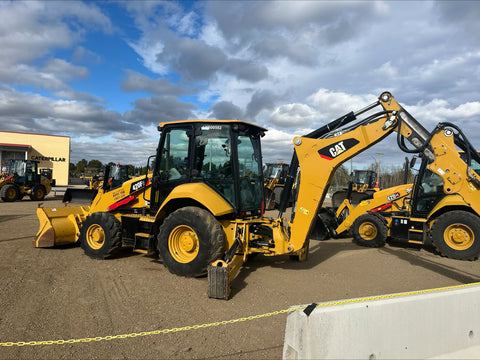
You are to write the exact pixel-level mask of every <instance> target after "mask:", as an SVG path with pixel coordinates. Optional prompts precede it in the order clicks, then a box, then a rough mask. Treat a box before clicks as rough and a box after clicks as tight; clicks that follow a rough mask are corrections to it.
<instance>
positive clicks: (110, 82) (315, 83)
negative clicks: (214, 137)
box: [0, 1, 480, 167]
mask: <svg viewBox="0 0 480 360" xmlns="http://www.w3.org/2000/svg"><path fill="white" fill-rule="evenodd" d="M479 18H480V2H476V1H466V2H462V1H451V2H450V1H438V2H435V1H434V2H430V1H418V2H417V1H405V2H403V1H305V2H302V1H211V2H210V1H206V2H203V1H198V2H197V1H195V2H193V1H185V2H182V1H179V2H174V1H167V2H161V1H145V2H143V1H122V2H114V1H111V2H94V1H85V2H80V1H78V2H77V1H58V2H56V1H45V2H35V1H27V2H19V1H12V2H9V1H1V2H0V48H1V49H2V51H1V56H0V130H4V131H18V132H35V133H43V134H57V135H68V136H70V137H71V147H72V153H71V162H74V163H76V162H78V161H79V160H80V159H82V158H85V159H87V160H91V159H98V160H100V161H102V162H104V163H105V162H109V161H114V162H118V161H120V162H121V163H131V164H134V165H137V166H141V165H145V164H146V159H147V157H148V156H149V155H151V154H153V153H154V152H155V149H156V145H157V142H158V132H157V130H156V126H157V124H158V123H159V122H161V121H171V120H180V119H190V118H222V119H227V118H236V119H242V120H246V121H250V122H254V123H256V124H259V125H261V126H264V127H266V128H268V129H269V131H268V133H267V135H266V136H265V137H264V139H263V140H264V141H263V150H264V162H270V161H279V160H284V161H286V162H288V161H289V160H290V158H291V154H292V151H293V147H292V145H291V141H292V138H293V136H294V135H303V134H305V133H307V132H309V131H311V130H313V129H316V128H318V127H320V126H322V125H324V124H326V123H327V122H329V121H331V120H333V119H335V118H337V117H339V116H341V115H343V114H345V113H347V112H349V111H352V110H359V109H361V108H363V107H364V106H366V105H368V104H370V103H372V102H373V101H375V99H376V98H377V97H378V96H379V95H380V94H381V93H382V92H383V91H385V90H388V91H391V92H392V93H393V95H394V96H395V97H396V99H397V101H399V102H400V103H401V104H402V105H403V106H404V107H405V108H406V109H407V110H408V111H409V112H410V113H411V114H412V115H413V116H414V117H416V118H417V120H419V121H420V122H421V123H422V124H423V125H424V126H425V128H427V130H432V129H433V128H434V126H435V124H436V123H437V122H439V121H450V122H454V123H457V124H459V125H460V126H461V127H462V128H463V130H464V131H465V132H466V133H467V134H469V135H470V141H471V142H472V143H473V144H474V145H475V146H477V148H479V149H480V138H479V136H478V135H477V136H475V135H476V134H480V131H479V130H480V121H479V120H480V86H479V78H480V37H479V36H478V34H479V33H480V22H479V21H478V19H479ZM393 142H394V139H393V138H389V139H387V140H386V141H384V142H382V143H380V144H378V145H376V146H375V147H373V148H372V149H370V150H368V152H366V153H363V154H361V155H359V156H358V157H357V158H356V159H355V160H354V161H353V166H354V167H357V166H358V167H362V165H365V164H370V163H372V162H374V161H375V160H376V159H377V158H380V162H381V164H382V166H387V165H389V164H393V165H394V164H400V163H401V162H402V159H403V158H404V157H405V154H403V153H401V151H400V150H398V149H397V147H396V145H393ZM379 154H381V155H379Z"/></svg>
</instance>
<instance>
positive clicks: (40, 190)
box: [30, 185, 47, 201]
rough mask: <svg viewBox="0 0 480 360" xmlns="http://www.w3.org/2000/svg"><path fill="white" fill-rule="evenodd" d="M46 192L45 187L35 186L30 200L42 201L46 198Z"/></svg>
mask: <svg viewBox="0 0 480 360" xmlns="http://www.w3.org/2000/svg"><path fill="white" fill-rule="evenodd" d="M46 192H47V191H46V190H45V187H44V186H43V185H34V186H33V188H32V190H31V192H30V199H31V200H33V201H42V200H43V199H44V198H45V194H46Z"/></svg>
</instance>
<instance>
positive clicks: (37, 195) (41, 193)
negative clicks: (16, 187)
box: [35, 189, 43, 199]
mask: <svg viewBox="0 0 480 360" xmlns="http://www.w3.org/2000/svg"><path fill="white" fill-rule="evenodd" d="M42 196H43V190H42V189H37V191H35V197H36V198H37V199H39V198H41V197H42Z"/></svg>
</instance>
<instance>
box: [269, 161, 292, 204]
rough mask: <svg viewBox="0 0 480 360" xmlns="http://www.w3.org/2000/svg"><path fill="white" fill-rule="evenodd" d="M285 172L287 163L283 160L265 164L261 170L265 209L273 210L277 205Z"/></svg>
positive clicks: (286, 171)
mask: <svg viewBox="0 0 480 360" xmlns="http://www.w3.org/2000/svg"><path fill="white" fill-rule="evenodd" d="M287 173H288V164H284V163H283V162H281V163H267V164H266V166H265V169H264V171H263V181H264V183H263V189H264V197H265V210H273V209H275V207H276V206H277V205H278V201H279V200H280V197H281V195H282V191H283V187H284V185H285V179H286V176H287ZM290 203H291V201H290Z"/></svg>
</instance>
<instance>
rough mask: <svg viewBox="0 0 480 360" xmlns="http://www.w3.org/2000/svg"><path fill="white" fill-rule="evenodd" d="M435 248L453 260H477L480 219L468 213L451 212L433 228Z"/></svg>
mask: <svg viewBox="0 0 480 360" xmlns="http://www.w3.org/2000/svg"><path fill="white" fill-rule="evenodd" d="M431 239H432V243H433V246H434V247H435V248H436V249H437V251H438V252H439V253H440V254H441V255H442V256H446V257H449V258H452V259H459V260H475V259H477V258H478V256H479V254H480V219H479V218H478V216H476V215H473V214H471V213H469V212H466V211H460V210H456V211H450V212H447V213H445V214H443V215H441V216H439V217H438V219H436V220H435V222H434V224H433V226H432V233H431Z"/></svg>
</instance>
